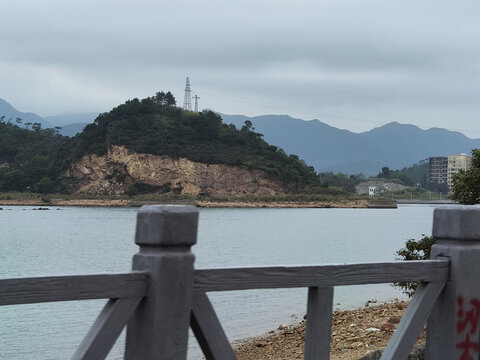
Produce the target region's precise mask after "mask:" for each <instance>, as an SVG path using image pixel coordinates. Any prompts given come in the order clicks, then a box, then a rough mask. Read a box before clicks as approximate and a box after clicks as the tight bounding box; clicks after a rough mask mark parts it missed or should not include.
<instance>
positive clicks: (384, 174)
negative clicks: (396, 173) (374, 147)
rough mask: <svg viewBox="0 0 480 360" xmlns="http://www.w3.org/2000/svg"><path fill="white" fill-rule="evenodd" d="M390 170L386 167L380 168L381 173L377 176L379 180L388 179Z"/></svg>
mask: <svg viewBox="0 0 480 360" xmlns="http://www.w3.org/2000/svg"><path fill="white" fill-rule="evenodd" d="M390 176H391V174H390V168H389V167H387V166H384V167H383V168H382V171H381V172H380V173H379V174H378V175H377V177H379V178H384V179H390Z"/></svg>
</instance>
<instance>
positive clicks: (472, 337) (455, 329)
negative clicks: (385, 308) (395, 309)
mask: <svg viewBox="0 0 480 360" xmlns="http://www.w3.org/2000/svg"><path fill="white" fill-rule="evenodd" d="M433 236H434V237H435V238H436V239H437V245H435V246H434V247H433V248H432V255H431V258H432V259H435V258H448V259H449V260H450V263H451V268H450V277H449V281H448V283H447V285H446V287H445V289H444V291H443V292H442V294H440V297H439V300H438V301H437V304H436V305H435V307H434V310H433V313H432V315H431V316H430V319H429V321H428V325H427V349H426V358H427V359H435V360H443V359H444V360H456V359H458V360H467V359H478V356H479V348H478V345H479V333H480V332H479V327H480V322H479V317H480V207H479V206H445V207H440V208H437V209H435V211H434V216H433Z"/></svg>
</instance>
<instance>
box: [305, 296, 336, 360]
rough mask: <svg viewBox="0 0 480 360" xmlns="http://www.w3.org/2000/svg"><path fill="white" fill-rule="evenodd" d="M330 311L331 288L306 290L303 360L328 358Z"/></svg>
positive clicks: (330, 327) (331, 304)
mask: <svg viewBox="0 0 480 360" xmlns="http://www.w3.org/2000/svg"><path fill="white" fill-rule="evenodd" d="M332 310H333V287H310V288H308V303H307V324H306V332H305V355H304V359H305V360H314V359H316V360H317V359H328V358H329V354H330V339H331V332H332Z"/></svg>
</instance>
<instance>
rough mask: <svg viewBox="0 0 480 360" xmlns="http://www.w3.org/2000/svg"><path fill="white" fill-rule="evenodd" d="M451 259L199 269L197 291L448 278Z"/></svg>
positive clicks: (196, 282) (425, 280) (196, 278)
mask: <svg viewBox="0 0 480 360" xmlns="http://www.w3.org/2000/svg"><path fill="white" fill-rule="evenodd" d="M449 268H450V266H449V261H448V260H427V261H396V262H383V263H359V264H346V265H323V266H281V267H277V266H276V267H251V268H229V269H201V270H195V284H194V289H195V290H196V291H204V292H208V291H230V290H247V289H275V288H294V287H311V286H318V287H321V286H341V285H362V284H380V283H393V282H400V281H420V282H431V281H446V279H447V277H448V274H449Z"/></svg>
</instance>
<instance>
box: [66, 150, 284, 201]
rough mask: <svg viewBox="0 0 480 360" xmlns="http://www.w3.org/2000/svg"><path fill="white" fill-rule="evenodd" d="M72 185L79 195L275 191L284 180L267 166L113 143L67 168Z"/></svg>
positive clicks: (280, 192) (264, 192)
mask: <svg viewBox="0 0 480 360" xmlns="http://www.w3.org/2000/svg"><path fill="white" fill-rule="evenodd" d="M64 176H65V177H67V178H68V179H69V181H68V184H69V185H68V189H69V191H71V192H73V193H79V194H92V195H99V194H122V193H124V192H125V191H127V189H129V188H131V187H132V186H136V187H144V188H145V187H148V188H149V189H151V190H153V191H156V192H170V191H172V192H177V193H181V194H185V195H199V194H203V195H229V196H242V195H249V194H254V195H276V194H282V193H285V192H286V188H285V185H284V184H283V183H282V182H281V181H280V180H278V179H275V178H273V177H272V176H270V175H269V174H267V173H266V172H264V171H261V170H257V169H248V168H246V167H244V166H230V165H216V164H203V163H197V162H193V161H190V160H188V159H185V158H180V159H173V158H171V157H168V156H155V155H151V154H139V153H135V152H133V151H130V150H128V149H126V148H125V147H120V146H112V147H111V148H110V149H109V151H108V153H107V154H106V155H103V156H98V155H86V156H84V157H83V158H82V159H81V160H80V161H78V162H76V163H73V164H72V165H71V167H70V168H69V169H68V170H67V171H66V172H65V174H64Z"/></svg>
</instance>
